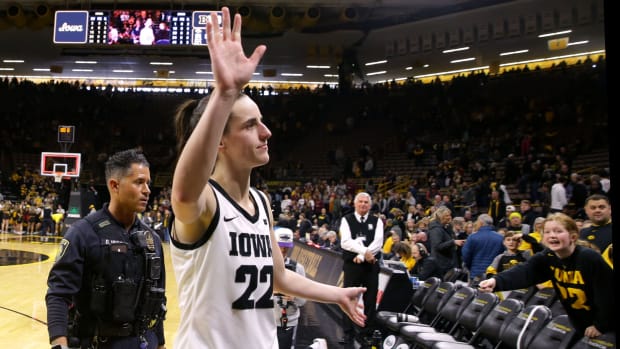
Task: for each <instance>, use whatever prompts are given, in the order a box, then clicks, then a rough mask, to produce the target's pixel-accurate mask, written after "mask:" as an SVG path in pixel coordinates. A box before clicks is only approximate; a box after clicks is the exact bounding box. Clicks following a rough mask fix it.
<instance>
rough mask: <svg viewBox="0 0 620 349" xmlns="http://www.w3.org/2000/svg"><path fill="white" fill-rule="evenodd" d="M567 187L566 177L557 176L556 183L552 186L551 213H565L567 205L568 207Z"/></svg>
mask: <svg viewBox="0 0 620 349" xmlns="http://www.w3.org/2000/svg"><path fill="white" fill-rule="evenodd" d="M565 186H566V177H564V176H556V181H555V183H554V184H553V185H552V186H551V206H550V207H549V212H550V213H555V212H563V211H564V209H565V208H566V205H568V198H567V197H566V188H565Z"/></svg>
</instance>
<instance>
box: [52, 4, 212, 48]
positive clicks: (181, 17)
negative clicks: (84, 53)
mask: <svg viewBox="0 0 620 349" xmlns="http://www.w3.org/2000/svg"><path fill="white" fill-rule="evenodd" d="M210 13H211V11H176V10H152V9H148V10H145V9H137V10H136V9H118V10H110V11H57V12H56V14H55V23H54V43H57V44H94V45H108V46H114V45H142V46H158V45H206V39H205V38H204V35H205V34H204V32H205V21H206V20H208V18H209V14H210ZM218 17H219V18H218V19H219V22H220V23H219V24H220V25H221V12H219V11H218Z"/></svg>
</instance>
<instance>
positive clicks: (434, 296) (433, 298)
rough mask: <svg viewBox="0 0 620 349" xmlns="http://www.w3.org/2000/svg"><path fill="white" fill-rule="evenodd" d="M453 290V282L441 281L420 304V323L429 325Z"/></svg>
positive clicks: (454, 287)
mask: <svg viewBox="0 0 620 349" xmlns="http://www.w3.org/2000/svg"><path fill="white" fill-rule="evenodd" d="M455 289H456V286H455V285H454V283H453V282H450V281H442V282H441V283H440V284H439V285H438V286H437V288H435V290H434V291H433V292H431V293H430V294H429V295H428V298H427V299H426V301H425V302H424V304H422V310H421V311H420V313H419V314H418V316H419V317H420V321H421V322H423V323H426V324H430V323H431V322H432V321H433V319H434V318H435V317H436V316H437V314H439V311H440V310H441V308H442V307H443V306H444V305H445V304H446V302H447V301H448V299H450V297H451V296H452V294H453V293H454V290H455Z"/></svg>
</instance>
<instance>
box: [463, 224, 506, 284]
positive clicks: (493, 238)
mask: <svg viewBox="0 0 620 349" xmlns="http://www.w3.org/2000/svg"><path fill="white" fill-rule="evenodd" d="M474 226H475V227H477V229H475V228H474V229H475V230H476V232H475V233H474V234H472V235H471V236H470V237H469V238H467V240H465V244H464V245H463V249H462V253H463V264H464V266H465V268H467V270H469V279H470V280H472V281H473V280H480V279H483V278H484V276H485V271H486V269H487V267H488V266H489V265H491V262H493V259H494V258H495V257H496V256H497V255H499V254H500V253H502V252H503V251H504V249H505V247H504V243H503V240H504V238H503V237H502V235H500V234H498V233H497V232H496V231H495V226H494V225H493V219H492V218H491V216H489V215H488V214H481V215H480V216H478V218H477V219H476V223H475V224H474Z"/></svg>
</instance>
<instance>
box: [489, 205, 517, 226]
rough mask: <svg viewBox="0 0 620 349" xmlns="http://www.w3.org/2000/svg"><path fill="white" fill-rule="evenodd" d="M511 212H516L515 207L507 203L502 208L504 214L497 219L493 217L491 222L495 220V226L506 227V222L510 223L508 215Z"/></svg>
mask: <svg viewBox="0 0 620 349" xmlns="http://www.w3.org/2000/svg"><path fill="white" fill-rule="evenodd" d="M513 212H517V209H516V207H514V206H513V205H507V206H506V208H505V210H504V216H502V217H499V218H498V220H497V221H495V219H493V222H495V226H496V227H497V228H506V227H507V226H508V224H510V215H511V214H512V213H513Z"/></svg>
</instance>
